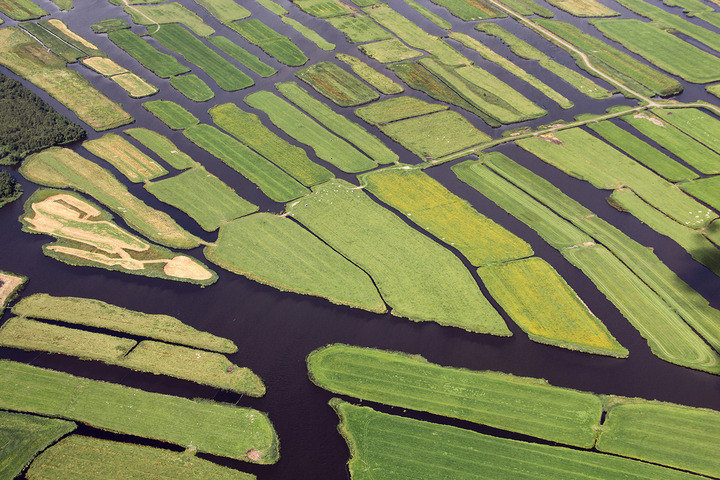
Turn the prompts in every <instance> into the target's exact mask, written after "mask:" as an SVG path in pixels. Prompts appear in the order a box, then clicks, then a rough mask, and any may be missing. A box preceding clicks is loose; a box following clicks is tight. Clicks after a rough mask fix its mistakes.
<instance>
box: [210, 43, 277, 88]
mask: <svg viewBox="0 0 720 480" xmlns="http://www.w3.org/2000/svg"><path fill="white" fill-rule="evenodd" d="M208 40H210V42H211V43H212V44H213V45H215V46H216V47H218V48H219V49H220V50H222V51H223V52H225V53H227V54H228V55H230V56H231V57H232V58H234V59H235V60H237V61H238V62H240V63H241V64H243V65H244V66H246V67H247V68H249V69H250V70H252V71H253V72H255V73H257V74H258V75H260V76H261V77H263V78H265V77H271V76H273V75H274V74H275V73H276V72H277V70H275V69H274V68H273V67H271V66H270V65H268V64H266V63H265V62H263V61H261V60H260V59H259V58H258V57H257V56H255V55H253V54H252V53H250V52H248V51H247V50H245V49H244V48H242V47H241V46H240V45H238V44H237V43H235V42H233V41H232V40H230V39H229V38H227V37H223V36H220V35H213V36H212V37H210V38H209V39H208Z"/></svg>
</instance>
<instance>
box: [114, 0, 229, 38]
mask: <svg viewBox="0 0 720 480" xmlns="http://www.w3.org/2000/svg"><path fill="white" fill-rule="evenodd" d="M124 10H125V13H129V14H130V16H131V17H132V19H133V22H135V23H137V24H138V25H147V26H148V32H149V33H151V34H154V33H157V32H159V31H160V30H162V29H163V28H165V27H167V26H168V25H176V24H182V25H185V26H186V27H187V28H189V29H190V30H192V31H193V32H195V34H196V35H199V36H201V37H207V36H210V35H212V34H213V33H215V29H214V28H212V27H210V26H209V25H207V24H206V23H205V22H203V21H202V18H200V17H198V16H197V15H196V14H195V13H194V12H191V11H190V10H188V9H187V8H185V7H184V6H182V5H181V4H180V3H178V2H170V3H163V4H158V5H133V6H126V7H125V9H124Z"/></svg>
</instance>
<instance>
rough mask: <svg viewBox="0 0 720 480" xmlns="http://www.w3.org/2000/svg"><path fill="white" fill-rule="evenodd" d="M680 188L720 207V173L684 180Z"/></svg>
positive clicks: (709, 203) (713, 205)
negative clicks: (689, 180) (688, 180)
mask: <svg viewBox="0 0 720 480" xmlns="http://www.w3.org/2000/svg"><path fill="white" fill-rule="evenodd" d="M680 188H682V189H683V190H684V191H685V192H687V193H689V194H690V195H692V196H693V197H695V198H697V199H699V200H700V201H703V202H705V203H707V204H708V205H710V206H711V207H713V208H717V209H720V175H716V176H713V177H706V178H700V179H698V180H693V181H691V182H684V183H681V184H680Z"/></svg>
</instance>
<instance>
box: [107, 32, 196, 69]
mask: <svg viewBox="0 0 720 480" xmlns="http://www.w3.org/2000/svg"><path fill="white" fill-rule="evenodd" d="M108 38H109V39H110V41H112V42H113V43H114V44H115V45H117V46H118V47H120V48H121V49H122V50H124V51H125V52H127V54H128V55H130V56H131V57H133V58H134V59H135V60H137V61H138V62H140V64H141V65H143V66H144V67H145V68H147V69H148V70H150V71H151V72H153V73H154V74H155V75H157V76H158V77H161V78H170V77H172V76H174V75H180V74H181V73H186V72H189V71H190V69H189V68H188V67H186V66H185V65H183V64H182V63H180V62H178V61H177V60H176V59H175V57H173V56H172V55H168V54H167V53H162V52H160V51H159V50H158V49H157V48H155V47H154V46H153V45H151V44H149V43H148V42H147V40H145V39H144V38H142V37H141V36H140V35H138V34H136V33H133V32H131V31H130V30H126V29H121V30H114V31H111V32H108Z"/></svg>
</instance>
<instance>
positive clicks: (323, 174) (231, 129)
mask: <svg viewBox="0 0 720 480" xmlns="http://www.w3.org/2000/svg"><path fill="white" fill-rule="evenodd" d="M209 113H210V116H211V117H212V119H213V121H214V122H215V124H216V125H217V126H218V127H220V128H222V129H223V130H225V131H226V132H228V133H230V134H231V135H233V136H234V137H235V138H237V139H238V140H240V141H241V142H242V143H244V144H245V145H247V146H248V147H250V148H252V149H253V150H255V151H256V152H257V153H259V154H260V155H262V156H263V157H265V158H267V159H268V160H270V161H271V162H273V163H274V164H275V165H277V166H278V167H280V168H282V169H283V170H284V171H286V172H287V173H288V174H290V175H291V176H292V177H293V178H295V179H296V180H297V181H299V182H300V183H302V184H303V185H305V186H306V187H311V186H313V185H317V184H319V183H323V182H326V181H328V180H330V179H331V178H333V174H332V172H330V171H329V170H328V169H326V168H325V167H322V166H320V165H318V164H317V163H315V162H313V161H312V160H310V158H308V156H307V154H306V153H305V150H303V149H302V148H300V147H296V146H295V145H292V144H291V143H289V142H287V141H286V140H284V139H283V138H280V137H279V136H278V135H276V134H275V133H274V132H273V131H272V130H270V129H269V128H267V127H266V126H265V125H263V123H262V122H261V121H260V119H259V118H258V116H257V115H255V114H253V113H249V112H246V111H245V110H242V109H241V108H239V107H238V106H237V105H235V104H234V103H225V104H222V105H216V106H214V107H212V108H211V109H210V110H209Z"/></svg>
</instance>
